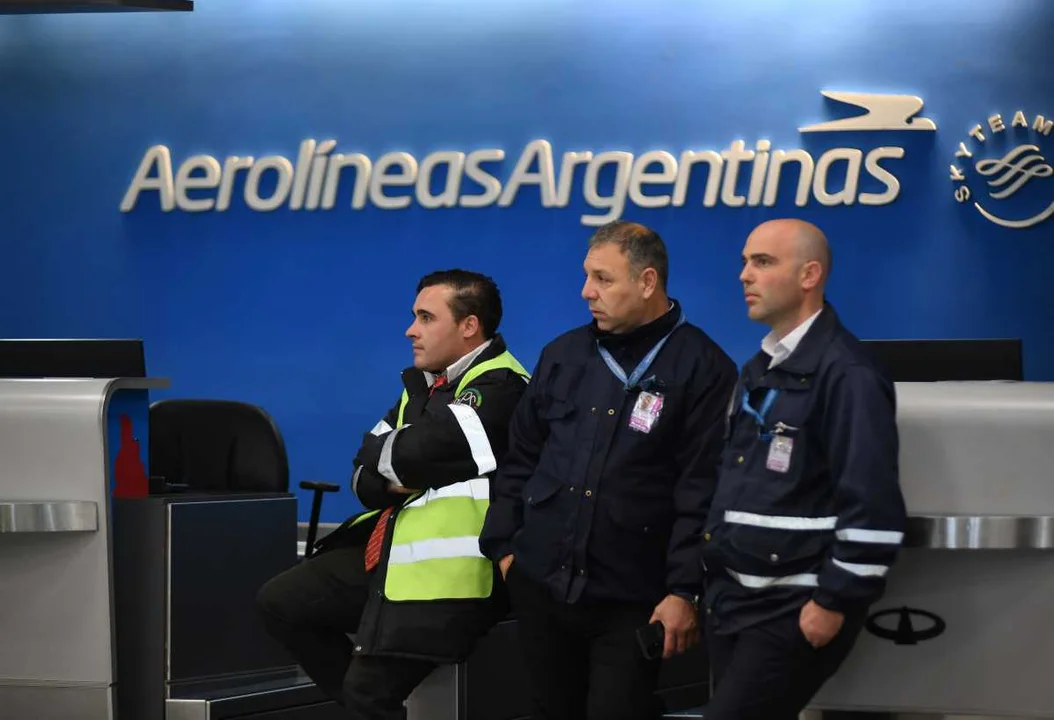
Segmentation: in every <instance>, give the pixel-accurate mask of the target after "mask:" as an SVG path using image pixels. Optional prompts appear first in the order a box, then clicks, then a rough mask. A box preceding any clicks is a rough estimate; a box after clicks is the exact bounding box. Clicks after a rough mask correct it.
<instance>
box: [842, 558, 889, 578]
mask: <svg viewBox="0 0 1054 720" xmlns="http://www.w3.org/2000/svg"><path fill="white" fill-rule="evenodd" d="M831 562H833V563H834V564H835V565H837V566H838V567H840V568H842V569H843V570H845V571H846V572H850V573H852V574H853V575H856V576H857V577H883V576H884V575H885V574H886V573H887V572H889V566H888V565H864V564H862V563H851V562H843V561H841V560H839V559H838V558H831Z"/></svg>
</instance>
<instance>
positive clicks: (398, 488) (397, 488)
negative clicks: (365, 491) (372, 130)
mask: <svg viewBox="0 0 1054 720" xmlns="http://www.w3.org/2000/svg"><path fill="white" fill-rule="evenodd" d="M388 492H390V493H395V494H396V495H413V494H414V493H415V492H417V491H416V490H411V489H410V488H408V487H403V486H402V485H392V484H391V483H389V484H388Z"/></svg>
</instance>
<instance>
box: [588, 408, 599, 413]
mask: <svg viewBox="0 0 1054 720" xmlns="http://www.w3.org/2000/svg"><path fill="white" fill-rule="evenodd" d="M596 411H597V409H596V408H593V409H592V410H590V411H589V412H596Z"/></svg>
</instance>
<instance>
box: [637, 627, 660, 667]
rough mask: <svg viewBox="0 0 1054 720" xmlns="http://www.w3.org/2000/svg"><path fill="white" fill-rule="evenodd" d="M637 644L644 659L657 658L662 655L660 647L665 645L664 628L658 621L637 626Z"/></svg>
mask: <svg viewBox="0 0 1054 720" xmlns="http://www.w3.org/2000/svg"><path fill="white" fill-rule="evenodd" d="M637 644H638V645H640V651H641V653H643V654H644V657H645V658H646V659H648V660H658V659H659V658H661V657H662V649H663V647H665V645H666V628H665V627H663V624H662V623H661V622H659V621H655V622H653V623H652V624H651V625H647V626H646V627H642V628H637Z"/></svg>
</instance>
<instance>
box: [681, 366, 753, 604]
mask: <svg viewBox="0 0 1054 720" xmlns="http://www.w3.org/2000/svg"><path fill="white" fill-rule="evenodd" d="M708 365H709V367H707V366H703V367H700V368H699V374H698V376H697V377H696V379H695V382H694V383H693V386H694V387H693V390H692V392H691V395H690V399H689V403H688V414H687V417H686V418H685V421H684V428H683V431H682V434H681V438H680V442H679V443H678V445H677V451H676V462H677V467H678V469H679V470H678V479H677V484H676V486H675V487H674V509H675V512H676V518H675V519H674V523H673V531H672V534H671V536H670V545H669V550H668V551H667V556H666V588H667V591H668V592H670V593H673V594H677V595H681V596H689V597H695V596H698V595H700V594H701V593H702V591H703V571H702V566H701V563H700V559H699V554H700V543H701V542H702V534H703V527H704V526H705V524H706V515H707V511H708V510H709V507H710V502H711V500H712V499H713V496H714V492H715V490H716V488H717V471H718V465H719V463H720V456H721V451H722V445H723V438H724V430H725V418H726V414H727V412H728V403H729V400H730V399H731V397H732V391H733V389H734V388H735V386H736V382H737V381H738V373H737V371H736V365H735V363H734V362H733V361H732V360H731V359H730V358H729V357H728V356H727V355H725V354H723V353H721V354H717V355H716V356H715V357H714V358H713V360H712V361H711V362H710V363H708Z"/></svg>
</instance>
